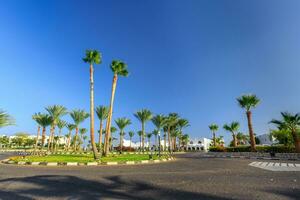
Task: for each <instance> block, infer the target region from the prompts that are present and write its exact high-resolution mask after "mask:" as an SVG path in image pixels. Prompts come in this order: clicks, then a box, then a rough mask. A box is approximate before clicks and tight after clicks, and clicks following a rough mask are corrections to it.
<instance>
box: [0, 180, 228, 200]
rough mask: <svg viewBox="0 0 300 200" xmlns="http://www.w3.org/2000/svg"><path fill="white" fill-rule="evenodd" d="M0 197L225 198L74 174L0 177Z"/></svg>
mask: <svg viewBox="0 0 300 200" xmlns="http://www.w3.org/2000/svg"><path fill="white" fill-rule="evenodd" d="M6 185H9V186H10V187H9V188H10V189H8V190H3V189H1V190H0V199H1V200H8V199H9V200H11V199H24V200H27V199H43V198H45V199H49V198H51V199H52V198H53V199H55V198H58V199H63V198H65V199H89V200H94V199H103V198H105V199H107V198H109V199H111V198H113V199H141V200H142V199H143V200H150V199H212V200H227V199H228V198H224V197H218V196H213V195H208V194H201V193H194V192H187V191H181V190H176V189H174V190H173V189H169V188H161V187H156V186H153V185H150V184H148V183H144V182H138V181H135V182H132V181H123V180H121V178H120V177H119V176H112V177H107V178H105V179H103V181H93V180H86V179H81V178H78V177H75V176H56V175H46V176H31V177H21V178H9V179H4V180H0V188H5V186H6Z"/></svg>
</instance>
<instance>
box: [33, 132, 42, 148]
mask: <svg viewBox="0 0 300 200" xmlns="http://www.w3.org/2000/svg"><path fill="white" fill-rule="evenodd" d="M40 130H41V127H40V126H38V131H37V134H36V141H35V146H34V151H36V149H37V145H38V142H39V137H40Z"/></svg>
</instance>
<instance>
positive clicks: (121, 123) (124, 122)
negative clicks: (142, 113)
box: [115, 117, 131, 153]
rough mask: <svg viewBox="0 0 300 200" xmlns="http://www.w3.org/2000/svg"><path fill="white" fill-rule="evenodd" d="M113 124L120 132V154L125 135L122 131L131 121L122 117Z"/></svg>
mask: <svg viewBox="0 0 300 200" xmlns="http://www.w3.org/2000/svg"><path fill="white" fill-rule="evenodd" d="M115 122H116V124H117V126H118V128H119V130H120V152H121V153H122V148H123V137H124V135H125V132H124V129H125V128H126V126H128V125H130V124H131V121H130V119H127V118H125V117H123V118H118V119H116V120H115Z"/></svg>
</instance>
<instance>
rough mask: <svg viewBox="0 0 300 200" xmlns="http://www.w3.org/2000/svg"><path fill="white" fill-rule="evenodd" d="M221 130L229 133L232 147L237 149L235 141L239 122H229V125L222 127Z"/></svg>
mask: <svg viewBox="0 0 300 200" xmlns="http://www.w3.org/2000/svg"><path fill="white" fill-rule="evenodd" d="M223 128H224V129H225V130H226V131H229V132H231V134H232V138H233V146H234V147H237V139H236V134H237V132H238V130H239V128H240V124H239V122H235V121H234V122H231V124H225V125H224V126H223Z"/></svg>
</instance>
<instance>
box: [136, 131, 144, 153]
mask: <svg viewBox="0 0 300 200" xmlns="http://www.w3.org/2000/svg"><path fill="white" fill-rule="evenodd" d="M137 134H138V135H139V137H140V151H141V150H142V137H143V131H138V132H137Z"/></svg>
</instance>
